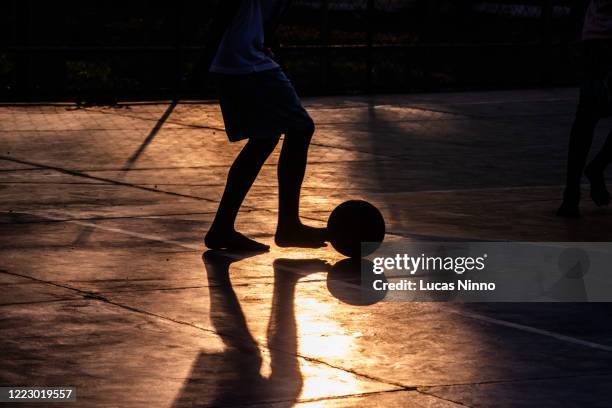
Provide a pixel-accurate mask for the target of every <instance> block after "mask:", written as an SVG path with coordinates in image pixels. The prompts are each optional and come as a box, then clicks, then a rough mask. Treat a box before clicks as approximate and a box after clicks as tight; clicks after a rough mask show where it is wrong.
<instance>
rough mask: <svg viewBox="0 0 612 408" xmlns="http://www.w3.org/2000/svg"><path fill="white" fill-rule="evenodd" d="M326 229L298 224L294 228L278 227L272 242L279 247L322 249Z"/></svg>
mask: <svg viewBox="0 0 612 408" xmlns="http://www.w3.org/2000/svg"><path fill="white" fill-rule="evenodd" d="M326 240H327V229H325V228H314V227H309V226H307V225H303V224H299V225H297V226H294V227H284V226H279V227H278V228H277V230H276V235H275V236H274V241H275V242H276V245H278V246H279V247H297V248H322V247H324V246H326V244H325V241H326Z"/></svg>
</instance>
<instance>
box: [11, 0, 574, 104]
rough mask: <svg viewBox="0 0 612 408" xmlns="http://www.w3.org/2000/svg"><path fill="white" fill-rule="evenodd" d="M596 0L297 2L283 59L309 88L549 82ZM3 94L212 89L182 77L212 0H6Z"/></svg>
mask: <svg viewBox="0 0 612 408" xmlns="http://www.w3.org/2000/svg"><path fill="white" fill-rule="evenodd" d="M585 6H586V2H582V1H580V2H578V1H573V2H572V1H567V0H515V1H507V0H504V1H493V0H491V1H476V0H294V1H293V2H292V6H291V8H290V9H289V10H288V12H287V13H286V15H285V18H284V20H283V23H282V25H281V27H280V28H279V32H278V36H279V39H280V42H281V44H282V47H281V50H280V53H279V54H280V57H281V59H282V61H283V63H284V66H285V68H286V70H287V71H288V73H289V75H290V76H291V77H292V79H293V80H294V82H295V83H296V86H297V87H298V88H299V90H300V91H301V92H302V93H309V94H320V93H353V92H406V91H414V90H439V89H468V88H482V87H511V86H548V85H556V84H571V83H573V81H574V80H575V76H576V74H575V67H574V66H573V64H572V62H573V60H574V59H573V58H572V55H573V53H574V47H572V44H574V43H575V41H576V40H577V39H578V38H579V31H580V26H581V19H582V15H583V13H584V8H585ZM5 8H6V12H4V13H3V14H1V15H0V35H1V37H2V40H0V41H1V43H0V92H1V97H0V98H1V99H3V100H27V99H71V98H93V99H111V100H112V99H133V98H167V97H172V96H178V95H180V96H186V97H189V96H202V95H205V94H206V93H205V92H204V93H202V92H201V90H200V91H198V92H194V90H193V89H186V88H185V87H184V86H183V84H182V81H181V78H182V77H183V76H184V75H185V73H187V72H189V71H190V70H191V69H192V67H193V65H194V64H193V62H194V61H195V60H196V59H197V57H198V55H199V54H200V53H201V51H202V48H201V45H202V44H203V43H204V41H205V33H206V30H207V27H208V25H209V23H210V21H211V20H212V19H213V18H214V15H213V10H214V2H212V1H206V2H201V1H195V0H191V1H190V0H175V1H174V2H172V3H167V4H162V3H160V2H152V1H148V0H131V1H129V2H125V1H122V2H120V1H116V0H110V1H107V2H104V3H95V4H94V3H93V2H82V1H81V2H77V1H68V0H62V1H58V2H35V1H33V0H13V1H10V2H5Z"/></svg>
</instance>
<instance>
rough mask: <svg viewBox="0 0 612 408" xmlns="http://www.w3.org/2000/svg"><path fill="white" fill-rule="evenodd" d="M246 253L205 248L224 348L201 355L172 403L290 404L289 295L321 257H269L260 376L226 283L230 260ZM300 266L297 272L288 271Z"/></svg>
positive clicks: (297, 388)
mask: <svg viewBox="0 0 612 408" xmlns="http://www.w3.org/2000/svg"><path fill="white" fill-rule="evenodd" d="M248 257H249V256H248V255H242V256H240V255H237V254H229V253H227V252H223V251H214V250H213V251H207V252H205V253H204V256H203V260H204V266H205V268H206V272H207V277H208V283H209V288H210V317H211V321H212V325H213V327H214V329H215V331H216V332H217V333H218V334H219V335H220V337H221V340H222V341H223V344H224V346H225V350H224V351H223V353H219V354H206V353H201V354H200V355H199V356H198V358H197V361H196V362H195V363H194V365H193V367H192V371H191V373H190V375H189V379H188V380H187V381H186V382H185V384H184V385H183V388H182V390H181V391H180V393H179V396H178V397H177V399H176V400H175V402H174V404H173V406H174V407H196V406H198V407H199V406H215V407H216V406H232V405H240V404H245V403H257V402H268V403H269V402H277V403H279V405H278V406H285V405H286V406H293V405H294V404H295V402H296V401H297V399H298V397H299V395H300V393H301V391H302V385H303V380H302V375H301V372H300V367H299V361H298V357H297V352H298V350H297V327H296V320H295V307H294V296H295V287H296V284H297V282H298V280H299V279H300V278H301V277H302V276H304V275H305V274H306V273H308V272H319V271H323V270H325V269H324V268H325V267H326V264H325V263H324V262H323V261H320V260H289V259H277V260H276V261H274V264H273V270H274V293H273V299H272V310H271V315H270V320H269V324H268V330H267V338H268V344H267V346H268V349H269V350H270V375H269V376H268V377H264V376H262V374H261V367H262V361H263V359H262V354H261V350H260V347H259V345H258V344H257V341H256V340H255V338H253V336H252V335H251V333H250V331H249V329H248V326H247V322H246V318H245V315H244V313H243V311H242V307H241V306H240V302H239V300H238V297H237V296H236V293H235V292H234V289H233V287H232V284H231V281H230V275H229V270H230V266H231V264H232V263H234V262H238V261H241V260H244V259H245V258H248ZM292 270H299V272H300V273H293V272H291V271H292Z"/></svg>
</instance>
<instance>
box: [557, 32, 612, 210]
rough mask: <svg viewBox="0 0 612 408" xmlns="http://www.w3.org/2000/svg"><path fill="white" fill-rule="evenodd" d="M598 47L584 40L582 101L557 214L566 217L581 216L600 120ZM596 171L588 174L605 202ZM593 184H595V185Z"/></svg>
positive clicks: (573, 132) (575, 124) (571, 138)
mask: <svg viewBox="0 0 612 408" xmlns="http://www.w3.org/2000/svg"><path fill="white" fill-rule="evenodd" d="M597 50H598V47H597V44H596V43H594V42H593V41H585V42H584V44H583V56H582V58H583V71H584V72H583V76H584V77H583V80H582V84H581V87H580V101H579V102H578V108H577V111H576V117H575V119H574V124H573V126H572V131H571V134H570V141H569V148H568V157H567V178H566V185H565V191H564V194H563V203H562V204H561V207H560V208H559V210H558V211H557V215H559V216H563V217H578V216H580V209H579V204H580V184H581V181H582V174H583V172H584V170H585V165H586V160H587V157H588V155H589V150H590V149H591V144H592V143H593V136H594V133H595V127H596V126H597V123H598V122H599V120H600V118H601V107H600V106H599V101H598V100H597V89H596V88H597V80H598V79H599V78H598V77H599V76H600V75H601V70H600V64H601V61H600V57H601V56H600V55H598V51H597ZM595 170H596V169H595V168H593V169H592V171H591V172H589V173H588V174H587V176H589V180H590V181H591V183H592V186H593V185H595V186H596V190H598V192H597V193H596V194H595V196H596V197H597V198H598V200H600V199H604V196H605V193H602V191H601V190H600V187H601V184H600V183H599V175H596V174H595V173H596V171H595ZM593 182H595V183H594V184H593Z"/></svg>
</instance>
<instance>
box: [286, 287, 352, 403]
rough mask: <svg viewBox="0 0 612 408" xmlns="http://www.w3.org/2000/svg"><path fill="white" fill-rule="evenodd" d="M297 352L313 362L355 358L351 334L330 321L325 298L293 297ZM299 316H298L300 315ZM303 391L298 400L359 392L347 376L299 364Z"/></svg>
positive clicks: (331, 313) (331, 309)
mask: <svg viewBox="0 0 612 408" xmlns="http://www.w3.org/2000/svg"><path fill="white" fill-rule="evenodd" d="M295 306H296V321H297V326H298V334H299V335H298V339H299V342H298V350H299V351H298V352H299V354H300V355H303V356H306V357H313V358H316V359H317V360H324V361H326V360H328V359H329V360H332V359H333V360H335V361H338V360H340V361H351V360H352V359H354V358H356V357H357V356H356V345H355V344H354V339H355V336H354V334H351V333H348V332H347V331H346V330H345V329H344V328H343V327H342V326H341V325H340V324H339V323H338V321H337V320H336V319H335V318H334V316H335V313H337V312H338V311H337V309H336V308H335V307H334V306H335V305H334V302H333V301H330V299H329V298H327V299H326V298H322V299H315V298H312V297H306V296H297V297H296V305H295ZM300 312H302V313H300ZM300 371H301V372H302V378H303V379H304V387H303V389H302V394H301V396H300V398H320V397H322V396H324V395H330V394H353V393H358V392H360V391H362V390H361V388H360V386H361V384H360V383H359V382H358V381H355V377H354V375H352V374H350V373H349V372H346V371H342V370H338V369H333V368H330V367H329V366H326V365H321V364H308V363H305V361H304V360H301V361H300Z"/></svg>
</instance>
